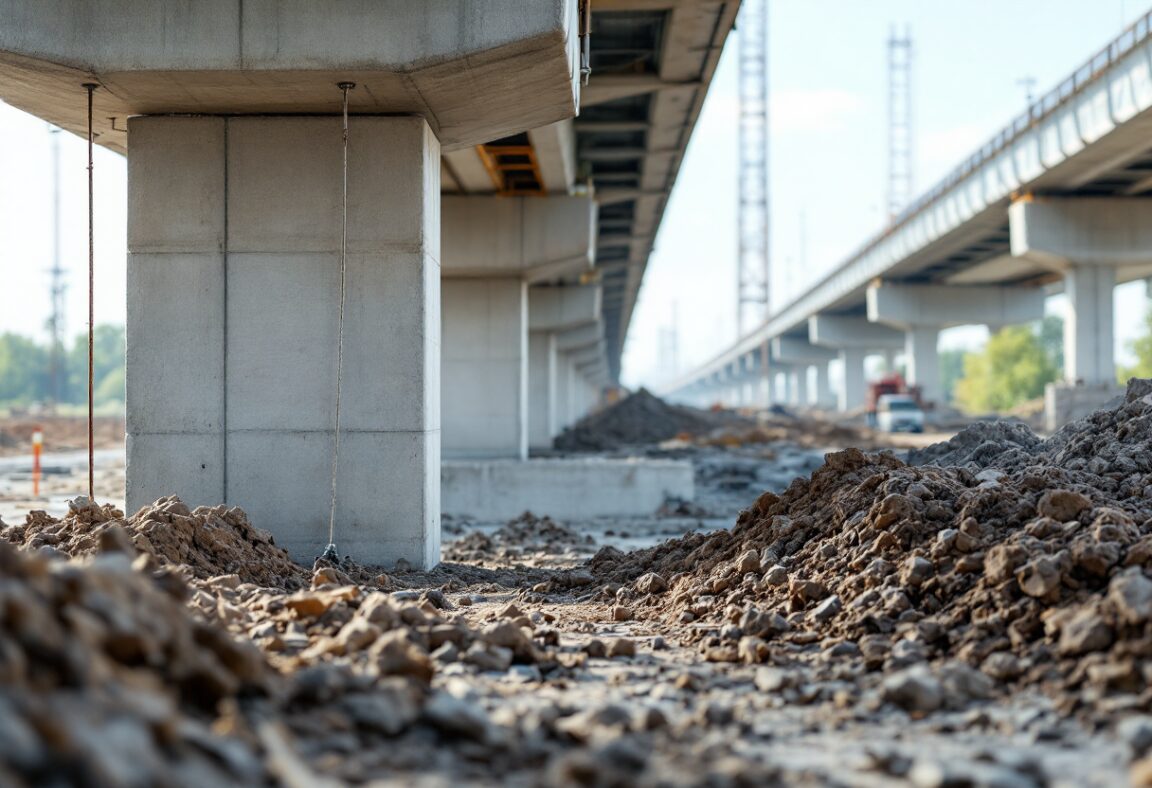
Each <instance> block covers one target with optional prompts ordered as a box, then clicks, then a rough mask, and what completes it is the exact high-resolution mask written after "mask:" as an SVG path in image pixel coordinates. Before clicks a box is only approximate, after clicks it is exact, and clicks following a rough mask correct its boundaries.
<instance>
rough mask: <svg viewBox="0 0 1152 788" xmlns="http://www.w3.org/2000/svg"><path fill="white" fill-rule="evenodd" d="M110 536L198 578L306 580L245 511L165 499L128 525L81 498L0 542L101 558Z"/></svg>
mask: <svg viewBox="0 0 1152 788" xmlns="http://www.w3.org/2000/svg"><path fill="white" fill-rule="evenodd" d="M109 532H112V533H116V534H123V535H126V538H127V539H128V540H129V541H130V543H131V544H132V545H133V546H134V547H135V549H136V550H137V551H138V552H140V553H147V554H148V555H150V556H152V557H153V558H155V559H156V560H157V561H159V562H160V563H161V564H168V565H173V566H182V567H187V568H188V569H190V570H191V571H192V573H193V574H194V575H195V576H196V577H202V578H206V577H215V576H217V575H228V574H236V575H237V576H238V577H240V579H241V580H242V581H243V582H245V583H255V584H257V585H263V586H270V587H275V588H297V587H300V586H302V585H304V584H306V583H307V579H308V575H307V572H305V571H304V570H303V568H302V567H300V566H299V565H297V564H296V563H295V562H293V561H292V559H291V558H290V557H289V556H288V553H287V552H285V551H284V550H282V549H281V548H279V547H277V546H276V544H275V542H274V541H273V539H272V534H270V533H268V532H267V531H263V530H261V529H259V528H256V527H254V526H253V525H252V524H251V523H250V522H249V521H248V516H247V515H246V514H245V513H244V512H243V510H241V509H239V508H236V507H226V506H211V507H208V506H201V507H197V508H196V509H195V510H190V509H189V508H188V506H187V505H186V504H185V503H184V502H183V501H181V500H180V499H179V498H177V497H175V496H169V497H166V498H161V499H160V500H158V501H156V502H155V503H153V504H152V505H150V506H145V507H144V508H142V509H141V510H140V511H138V512H136V513H135V514H134V515H132V516H131V517H125V516H124V513H123V512H121V511H120V510H118V509H116V508H114V507H113V506H111V505H110V504H104V505H103V506H99V505H97V504H95V503H93V502H92V501H89V500H88V499H87V498H77V499H76V500H75V501H72V502H70V503H69V512H68V514H67V515H65V516H64V517H63V518H61V519H56V518H54V517H50V516H49V515H47V514H46V513H44V512H42V511H33V512H31V513H29V514H28V516H27V517H26V518H25V522H24V523H23V524H14V525H11V526H9V527H8V528H7V529H6V530H4V531H2V532H0V538H3V539H6V540H7V541H9V542H12V543H13V544H16V545H17V546H19V547H22V548H24V549H26V550H37V549H45V548H46V549H49V550H51V551H58V552H60V553H65V554H67V555H70V556H84V555H91V554H93V553H96V552H98V551H99V550H100V545H101V540H102V539H104V538H105V534H107V533H109Z"/></svg>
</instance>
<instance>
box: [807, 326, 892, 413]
mask: <svg viewBox="0 0 1152 788" xmlns="http://www.w3.org/2000/svg"><path fill="white" fill-rule="evenodd" d="M808 342H809V343H810V344H812V345H814V346H816V347H820V348H831V349H833V350H835V351H836V352H837V354H838V357H839V359H840V363H841V364H842V366H843V373H844V381H843V384H842V385H841V387H840V391H839V397H838V400H837V406H838V407H839V409H840V410H841V411H842V412H843V411H849V410H852V409H854V408H858V407H860V406H861V405H863V404H864V399H865V395H866V389H867V380H866V378H865V374H864V359H865V358H866V357H867V355H868V353H869V352H870V351H875V350H896V349H899V348H902V347H903V346H904V334H903V333H902V332H900V331H896V330H894V329H892V328H889V327H887V326H883V325H879V324H877V323H872V322H870V321H868V320H867V319H865V318H863V317H854V316H846V315H814V316H812V317H811V318H809V319H808Z"/></svg>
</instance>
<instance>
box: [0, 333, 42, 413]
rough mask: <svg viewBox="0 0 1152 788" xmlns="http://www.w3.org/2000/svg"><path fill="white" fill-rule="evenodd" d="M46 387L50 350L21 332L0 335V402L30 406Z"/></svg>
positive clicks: (40, 397)
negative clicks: (20, 333) (23, 335)
mask: <svg viewBox="0 0 1152 788" xmlns="http://www.w3.org/2000/svg"><path fill="white" fill-rule="evenodd" d="M47 387H48V351H47V349H46V348H43V347H40V346H39V345H37V344H36V343H35V342H34V341H32V340H31V339H28V338H27V337H22V336H20V335H19V334H11V333H8V334H0V402H5V403H10V404H14V405H27V404H28V403H30V402H33V401H35V400H39V399H42V398H43V397H44V396H45V395H46V394H47Z"/></svg>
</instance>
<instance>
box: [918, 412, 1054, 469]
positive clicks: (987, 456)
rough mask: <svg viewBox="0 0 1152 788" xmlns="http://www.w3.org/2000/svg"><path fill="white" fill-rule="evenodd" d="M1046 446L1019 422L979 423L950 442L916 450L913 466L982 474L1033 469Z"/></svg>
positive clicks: (967, 428)
mask: <svg viewBox="0 0 1152 788" xmlns="http://www.w3.org/2000/svg"><path fill="white" fill-rule="evenodd" d="M1044 449H1045V443H1044V441H1043V440H1041V439H1040V438H1039V437H1037V435H1036V434H1035V433H1034V432H1032V430H1031V429H1030V428H1029V427H1028V426H1027V425H1026V424H1024V423H1022V422H1019V421H978V422H976V423H974V424H972V425H970V426H968V427H966V428H965V429H964V430H962V431H961V432H958V433H957V434H956V435H954V436H953V437H952V438H951V439H950V440H947V441H944V442H943V443H937V444H934V445H932V446H926V447H924V448H922V449H912V450H911V451H909V452H908V464H909V465H938V466H940V467H947V466H953V465H954V466H961V467H965V468H968V469H969V470H975V471H979V470H982V469H984V468H990V467H996V468H1000V467H1005V466H1008V465H1010V466H1013V467H1017V466H1020V465H1029V464H1031V463H1033V462H1035V460H1036V457H1037V455H1039V454H1040V453H1041V452H1043V451H1044Z"/></svg>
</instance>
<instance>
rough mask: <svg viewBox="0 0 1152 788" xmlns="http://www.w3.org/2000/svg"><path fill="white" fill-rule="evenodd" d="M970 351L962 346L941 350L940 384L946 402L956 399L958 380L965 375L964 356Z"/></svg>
mask: <svg viewBox="0 0 1152 788" xmlns="http://www.w3.org/2000/svg"><path fill="white" fill-rule="evenodd" d="M968 352H969V351H967V350H964V349H962V348H956V349H954V350H941V351H940V385H941V387H942V388H943V389H944V401H945V402H952V401H954V400H955V399H956V382H957V381H958V380H960V378H962V377H964V356H966V355H967V354H968Z"/></svg>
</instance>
